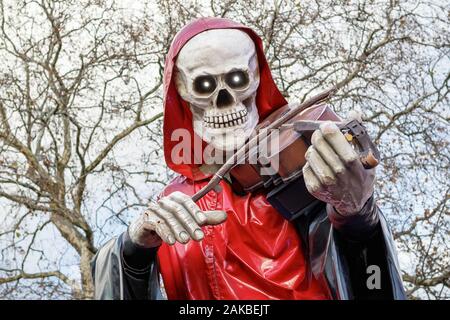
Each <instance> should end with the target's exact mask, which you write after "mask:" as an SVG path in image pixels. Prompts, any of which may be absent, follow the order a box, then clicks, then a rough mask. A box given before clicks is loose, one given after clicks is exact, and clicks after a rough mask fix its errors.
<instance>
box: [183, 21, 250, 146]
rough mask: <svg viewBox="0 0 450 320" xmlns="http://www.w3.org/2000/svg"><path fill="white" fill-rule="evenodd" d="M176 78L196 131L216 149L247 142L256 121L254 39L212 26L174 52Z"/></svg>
mask: <svg viewBox="0 0 450 320" xmlns="http://www.w3.org/2000/svg"><path fill="white" fill-rule="evenodd" d="M175 81H176V86H177V90H178V93H179V94H180V96H181V97H182V98H183V99H184V100H185V101H187V102H188V103H189V106H190V109H191V111H192V114H193V128H194V131H195V133H196V134H197V135H199V136H200V137H202V139H203V140H204V141H206V142H207V143H210V144H211V145H212V146H213V147H214V148H216V149H219V150H225V151H231V150H235V149H236V148H239V147H240V146H242V145H243V144H244V143H245V140H246V139H247V138H248V137H249V136H250V134H251V133H252V132H253V130H254V128H255V127H256V125H257V123H258V110H257V108H256V104H255V97H256V90H257V88H258V86H259V69H258V58H257V54H256V50H255V45H254V43H253V41H252V40H251V38H250V37H249V36H248V35H247V34H246V33H245V32H243V31H240V30H236V29H215V30H208V31H205V32H202V33H200V34H198V35H196V36H195V37H193V38H192V39H191V40H189V42H187V43H186V45H185V46H184V47H183V48H182V49H181V51H180V53H179V55H178V58H177V61H176V74H175Z"/></svg>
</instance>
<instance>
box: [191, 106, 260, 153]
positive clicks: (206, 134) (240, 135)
mask: <svg viewBox="0 0 450 320" xmlns="http://www.w3.org/2000/svg"><path fill="white" fill-rule="evenodd" d="M246 102H247V103H246V104H245V107H246V109H247V120H246V121H245V122H244V123H242V124H238V125H234V126H229V127H226V128H211V127H210V126H208V125H206V123H205V122H204V119H203V117H194V121H193V127H194V132H195V133H196V134H197V135H198V136H200V137H202V139H203V140H204V141H205V142H207V143H208V144H211V145H212V146H213V147H214V148H215V149H217V150H222V151H225V152H230V151H234V150H237V149H239V148H240V147H242V146H243V145H244V143H245V142H246V140H247V139H248V138H249V137H250V135H251V134H252V133H253V131H254V130H255V127H256V125H257V124H258V120H259V115H258V110H257V108H256V104H255V99H254V98H252V99H249V100H248V101H246Z"/></svg>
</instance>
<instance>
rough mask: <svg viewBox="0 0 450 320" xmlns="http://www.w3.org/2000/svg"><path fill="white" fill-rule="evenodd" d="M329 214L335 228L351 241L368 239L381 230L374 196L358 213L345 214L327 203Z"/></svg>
mask: <svg viewBox="0 0 450 320" xmlns="http://www.w3.org/2000/svg"><path fill="white" fill-rule="evenodd" d="M327 214H328V218H329V219H330V221H331V224H332V225H333V228H334V229H335V230H337V231H338V232H339V233H340V234H341V235H342V236H343V237H345V238H346V239H348V240H350V241H356V242H359V241H365V240H368V239H370V238H372V237H373V236H374V235H375V233H376V232H377V231H379V230H378V228H377V226H378V223H379V221H380V218H379V215H378V209H377V206H376V204H375V200H374V197H373V196H372V197H370V198H369V200H367V202H366V204H365V205H364V207H363V208H362V209H361V211H360V212H358V213H357V214H354V215H351V216H343V215H341V214H340V213H339V212H337V211H336V209H334V208H333V207H332V206H331V205H327Z"/></svg>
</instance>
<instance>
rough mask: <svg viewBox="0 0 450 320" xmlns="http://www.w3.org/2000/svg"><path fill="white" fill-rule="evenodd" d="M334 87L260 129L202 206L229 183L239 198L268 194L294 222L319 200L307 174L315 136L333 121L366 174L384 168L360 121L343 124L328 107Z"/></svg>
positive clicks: (220, 174) (289, 108) (283, 112)
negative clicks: (223, 182) (305, 168)
mask: <svg viewBox="0 0 450 320" xmlns="http://www.w3.org/2000/svg"><path fill="white" fill-rule="evenodd" d="M336 91H337V90H336V88H335V87H333V88H331V89H329V90H326V91H324V92H322V93H320V94H319V95H317V96H314V97H312V98H310V99H308V100H306V101H305V102H303V103H301V104H299V103H293V104H287V105H285V106H283V107H281V108H279V109H277V110H276V111H274V112H273V113H271V114H270V115H269V116H267V117H266V118H265V119H264V120H263V121H261V123H260V124H259V125H258V126H257V127H256V130H255V134H253V135H252V136H251V137H250V138H249V140H248V141H247V142H246V143H245V144H244V145H243V146H242V147H241V148H239V149H238V150H237V151H236V152H235V153H234V154H233V155H232V156H231V157H230V158H229V159H228V160H227V161H226V162H225V163H224V164H223V165H222V166H221V167H220V169H219V170H218V171H217V172H216V173H215V174H214V176H213V177H212V178H211V180H210V181H209V182H208V184H207V185H206V186H204V187H203V188H202V189H201V190H199V191H198V192H197V193H196V194H194V195H193V196H192V200H193V201H197V200H199V199H200V198H202V197H203V196H204V195H205V194H207V193H208V192H209V191H210V190H212V189H213V188H215V187H216V186H217V185H218V184H219V182H220V181H221V180H222V179H224V178H225V176H227V177H229V179H230V180H231V182H232V183H231V186H232V188H233V191H235V192H236V193H238V194H244V193H247V192H250V193H251V192H255V191H264V192H266V193H267V200H268V202H269V203H270V204H271V205H272V206H273V207H274V208H275V209H277V210H278V211H279V212H280V213H281V214H282V215H283V216H284V217H285V218H286V219H288V220H290V221H292V220H293V219H295V218H296V217H298V215H299V214H300V213H301V211H302V209H304V208H305V207H306V206H307V205H309V204H310V203H311V202H312V201H313V200H315V198H314V197H313V196H312V195H311V194H309V192H308V191H307V189H306V186H305V183H304V180H303V177H302V168H303V166H304V165H305V164H306V158H305V154H306V150H307V149H308V147H309V146H310V145H311V136H312V133H313V132H314V131H315V130H317V129H319V127H320V125H321V124H322V123H323V122H325V121H333V122H335V123H336V125H337V126H338V128H339V129H340V130H341V132H342V133H343V134H344V136H345V138H346V139H347V141H348V142H349V143H350V144H351V145H352V147H353V148H354V149H355V151H356V152H357V153H358V154H359V159H360V161H361V163H362V164H363V166H364V168H366V169H371V168H374V167H376V166H377V165H378V163H379V161H380V154H379V152H378V149H377V148H376V146H375V145H374V143H373V142H372V140H371V139H370V137H369V135H368V134H367V130H366V129H365V127H364V126H363V125H362V123H360V122H359V121H357V120H349V121H341V119H340V118H339V116H338V115H337V114H336V113H334V111H333V110H332V109H331V108H329V107H327V105H326V104H325V102H326V101H328V100H329V99H330V98H331V96H332V95H333V94H334V93H335V92H336Z"/></svg>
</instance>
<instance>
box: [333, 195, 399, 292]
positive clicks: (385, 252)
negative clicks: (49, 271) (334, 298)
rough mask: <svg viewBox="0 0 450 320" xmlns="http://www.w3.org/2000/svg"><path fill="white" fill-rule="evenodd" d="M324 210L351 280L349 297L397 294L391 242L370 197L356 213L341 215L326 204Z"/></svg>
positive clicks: (378, 211) (377, 209)
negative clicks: (325, 209) (388, 240)
mask: <svg viewBox="0 0 450 320" xmlns="http://www.w3.org/2000/svg"><path fill="white" fill-rule="evenodd" d="M327 214H328V218H329V219H330V221H331V223H332V226H333V229H334V231H335V232H334V241H335V245H336V246H337V248H338V251H339V253H340V255H341V258H342V260H343V261H344V265H345V269H346V273H347V274H348V278H349V280H350V283H351V295H352V296H353V299H370V300H372V299H394V298H398V297H400V296H401V295H402V292H396V291H395V290H394V288H393V286H397V287H398V284H394V282H398V277H396V274H395V273H394V272H393V268H392V266H391V263H392V261H389V260H392V252H393V250H394V252H395V249H393V248H388V246H392V243H389V242H387V241H386V239H385V237H386V236H387V235H386V232H389V231H386V230H383V228H382V224H381V222H380V217H381V213H380V210H379V208H378V207H377V206H376V204H375V201H374V199H373V197H372V198H370V199H369V200H368V201H367V203H366V204H365V206H364V207H363V209H362V210H361V211H360V212H359V213H358V214H356V215H352V216H349V217H344V216H342V215H340V214H339V213H338V212H337V211H336V210H334V209H333V208H332V207H327ZM388 236H390V235H388ZM394 254H395V253H394ZM395 259H396V257H395ZM374 268H375V269H374ZM378 271H379V272H378ZM375 273H376V275H375ZM371 276H373V277H378V276H379V277H378V278H373V277H371ZM394 277H396V280H395V281H394V279H393V278H394ZM400 281H401V280H400ZM374 285H376V286H375V287H374ZM400 286H401V283H400Z"/></svg>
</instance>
